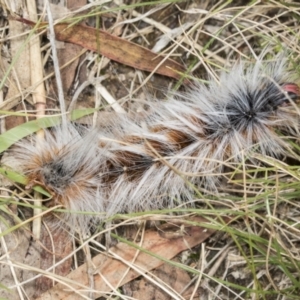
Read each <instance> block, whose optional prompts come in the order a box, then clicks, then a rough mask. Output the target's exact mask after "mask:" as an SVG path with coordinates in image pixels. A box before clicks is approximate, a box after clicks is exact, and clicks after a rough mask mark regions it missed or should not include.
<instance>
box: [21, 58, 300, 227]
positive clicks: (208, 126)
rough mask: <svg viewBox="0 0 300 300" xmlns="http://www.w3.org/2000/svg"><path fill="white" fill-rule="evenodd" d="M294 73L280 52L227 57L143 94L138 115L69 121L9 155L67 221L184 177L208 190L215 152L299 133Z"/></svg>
mask: <svg viewBox="0 0 300 300" xmlns="http://www.w3.org/2000/svg"><path fill="white" fill-rule="evenodd" d="M295 80H296V74H295V73H294V72H291V71H289V70H288V68H287V62H286V61H285V60H283V59H280V60H278V62H276V63H271V64H264V63H263V62H262V61H261V60H258V61H257V62H256V63H255V64H254V65H252V66H246V65H245V64H244V63H239V64H237V65H236V66H235V67H234V68H233V69H232V71H231V72H230V73H223V74H221V76H220V81H219V82H216V81H214V80H211V81H210V83H209V84H208V85H207V86H206V85H203V84H196V85H195V86H194V87H193V88H191V89H190V90H189V91H186V92H177V93H173V95H172V96H170V97H169V98H168V99H167V100H166V101H152V102H151V103H150V104H149V105H150V109H149V111H148V112H147V113H146V114H145V118H141V119H142V120H137V119H136V118H131V117H129V116H128V115H126V114H125V115H124V114H115V116H114V117H113V118H112V119H110V120H109V121H107V122H105V121H104V122H102V126H99V125H98V126H96V127H95V128H94V127H93V128H85V127H83V126H76V125H74V124H71V123H69V124H68V125H67V126H66V127H64V126H57V127H55V128H54V129H53V130H52V131H48V132H46V137H45V141H44V142H43V144H42V145H41V147H35V146H34V145H33V144H32V143H30V142H26V141H22V142H21V143H20V144H19V150H17V154H16V157H17V159H18V160H20V161H21V162H22V165H23V168H24V173H25V174H26V175H27V176H28V179H29V182H30V183H31V185H32V184H39V185H41V186H43V187H44V188H45V189H46V190H48V191H49V192H50V193H51V194H52V195H53V199H54V201H55V202H56V203H61V204H62V205H63V206H64V207H66V208H67V209H68V210H71V211H77V212H94V213H96V215H97V216H96V215H95V214H94V215H93V216H91V215H88V214H66V216H67V218H69V221H71V222H73V223H74V224H77V223H79V224H80V226H84V227H88V226H89V224H90V221H91V219H93V220H97V219H99V218H100V219H101V218H103V216H104V215H105V216H112V215H114V214H116V213H118V212H133V211H140V210H151V209H160V208H164V207H173V206H174V205H175V204H178V203H181V202H184V203H187V202H189V201H192V200H193V197H194V190H193V186H197V187H202V188H204V189H206V190H210V191H218V188H219V184H220V178H221V177H222V172H223V170H224V162H240V161H242V158H243V157H248V158H250V159H251V157H252V156H253V153H257V152H258V153H261V154H263V155H270V156H273V157H279V156H282V155H289V153H290V143H289V142H288V141H287V140H286V139H285V138H284V137H283V136H282V135H281V134H280V133H284V134H285V135H287V136H289V135H290V136H294V137H298V136H299V115H298V112H297V106H296V103H297V100H299V96H300V91H299V87H298V85H297V84H296V83H295Z"/></svg>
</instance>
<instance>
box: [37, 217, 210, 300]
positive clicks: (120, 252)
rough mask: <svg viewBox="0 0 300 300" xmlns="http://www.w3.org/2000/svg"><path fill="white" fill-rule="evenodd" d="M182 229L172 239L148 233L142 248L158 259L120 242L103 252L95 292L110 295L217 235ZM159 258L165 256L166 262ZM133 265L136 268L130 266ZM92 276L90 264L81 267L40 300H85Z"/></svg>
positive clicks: (97, 261) (95, 262)
mask: <svg viewBox="0 0 300 300" xmlns="http://www.w3.org/2000/svg"><path fill="white" fill-rule="evenodd" d="M192 221H194V222H199V223H208V221H207V220H206V219H204V218H201V217H197V218H195V219H193V220H192ZM183 224H184V223H183ZM182 228H183V230H182V233H183V234H181V235H178V236H176V237H174V238H171V239H169V238H164V237H162V236H161V234H159V232H157V231H154V230H148V231H146V233H145V235H144V240H143V243H142V246H141V248H143V249H144V251H147V252H148V253H149V252H150V253H153V254H154V255H155V256H153V255H150V254H148V253H146V252H144V251H139V250H138V249H137V248H135V247H132V246H130V245H128V244H125V243H122V242H120V243H118V244H117V245H116V246H115V247H112V248H111V249H110V250H109V251H108V253H107V254H106V253H102V254H99V255H97V256H96V257H94V258H93V260H92V264H93V265H94V266H95V270H94V272H93V277H94V291H97V292H96V293H97V294H99V295H97V296H98V297H99V296H100V295H103V294H105V293H107V292H110V291H111V290H112V287H113V288H114V289H118V288H119V287H120V286H122V285H124V284H125V283H127V282H130V281H131V280H133V279H135V278H137V277H138V276H140V275H143V274H146V273H147V272H148V271H150V270H152V269H155V268H157V267H159V266H161V265H162V264H164V260H170V259H172V258H173V257H175V256H176V255H177V254H178V253H180V252H182V251H184V250H186V249H190V248H192V247H194V246H196V245H198V244H200V243H202V242H203V241H204V240H205V239H207V238H208V237H209V236H210V235H212V234H213V233H214V232H215V230H213V229H207V228H203V227H200V226H190V225H184V226H183V227H182ZM137 252H138V253H137ZM137 254H138V255H137ZM158 257H162V258H163V259H164V260H162V259H160V258H158ZM131 263H132V265H133V266H134V269H133V268H131V267H129V266H128V265H130V264H131ZM138 270H139V271H138ZM89 273H90V270H87V265H86V264H83V265H81V266H80V267H79V268H77V269H76V270H75V271H73V272H71V273H70V274H69V275H68V276H67V281H66V285H67V286H66V285H65V284H62V283H59V284H57V285H56V286H55V287H54V288H52V289H50V290H49V291H47V292H46V293H44V294H42V295H41V296H40V297H39V298H38V299H39V300H45V299H52V300H58V299H64V300H67V299H68V300H71V299H72V300H74V299H82V295H87V292H84V291H83V290H85V291H86V290H90V291H91V290H92V289H91V288H90V287H89V276H88V274H89ZM124 274H125V276H124ZM123 276H124V278H123ZM71 282H72V283H71ZM70 287H71V288H72V290H74V291H76V293H74V292H73V291H72V290H71V289H70Z"/></svg>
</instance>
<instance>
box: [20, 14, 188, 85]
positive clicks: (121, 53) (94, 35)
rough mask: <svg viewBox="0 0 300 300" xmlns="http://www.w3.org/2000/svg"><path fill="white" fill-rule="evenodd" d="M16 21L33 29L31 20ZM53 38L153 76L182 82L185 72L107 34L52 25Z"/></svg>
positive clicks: (181, 67) (77, 27) (141, 48)
mask: <svg viewBox="0 0 300 300" xmlns="http://www.w3.org/2000/svg"><path fill="white" fill-rule="evenodd" d="M16 20H18V21H20V22H23V23H25V24H28V25H30V26H36V24H35V23H34V22H32V21H30V20H26V19H23V18H17V19H16ZM46 26H47V23H40V24H39V25H38V28H39V29H45V27H46ZM54 31H55V38H56V39H57V40H59V41H63V42H68V43H73V44H76V45H80V46H82V47H84V48H86V49H89V50H92V51H95V52H97V53H99V54H102V55H104V56H106V57H108V58H109V59H112V60H114V61H117V62H119V63H122V64H125V65H127V66H130V67H133V68H137V69H140V70H144V71H148V72H155V73H157V74H160V75H164V76H168V77H172V78H175V79H178V80H179V79H181V77H182V75H181V74H182V73H184V72H185V71H186V69H185V68H184V66H182V65H181V64H179V63H177V62H176V61H174V60H172V59H169V58H165V57H163V56H161V55H159V54H156V53H154V52H152V51H150V50H149V49H147V48H144V47H142V46H139V45H137V44H134V43H132V42H130V41H127V40H124V39H122V38H120V37H117V36H114V35H111V34H109V33H108V32H106V31H104V30H101V29H96V28H93V27H89V26H85V25H78V24H77V25H71V24H68V23H60V24H56V25H54Z"/></svg>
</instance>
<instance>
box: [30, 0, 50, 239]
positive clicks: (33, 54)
mask: <svg viewBox="0 0 300 300" xmlns="http://www.w3.org/2000/svg"><path fill="white" fill-rule="evenodd" d="M27 8H28V15H29V19H30V20H32V21H34V22H35V21H37V20H38V17H37V8H36V3H35V1H34V0H27ZM30 75H31V85H34V84H36V82H41V83H40V84H39V85H37V86H36V88H35V90H34V91H33V93H32V97H33V102H34V104H35V106H36V118H37V119H39V118H41V117H43V116H44V115H45V105H46V92H45V87H44V84H43V64H42V56H41V47H40V39H39V36H38V35H37V34H34V35H33V36H32V38H31V40H30ZM43 139H44V131H43V130H39V131H38V132H37V145H36V146H37V147H39V143H42V141H43ZM35 198H36V201H35V206H36V208H34V215H35V216H36V218H35V219H34V220H33V224H32V232H33V235H34V236H35V237H36V238H37V239H38V238H39V237H40V232H41V217H40V216H39V215H40V213H41V212H42V210H41V208H40V207H41V205H42V203H41V199H40V195H39V194H38V193H35Z"/></svg>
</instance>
